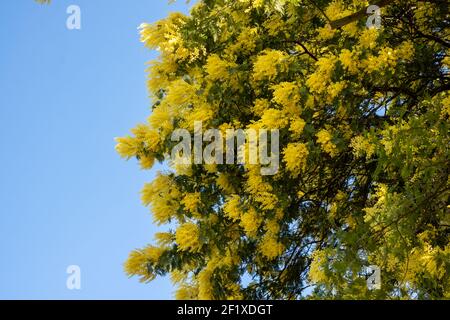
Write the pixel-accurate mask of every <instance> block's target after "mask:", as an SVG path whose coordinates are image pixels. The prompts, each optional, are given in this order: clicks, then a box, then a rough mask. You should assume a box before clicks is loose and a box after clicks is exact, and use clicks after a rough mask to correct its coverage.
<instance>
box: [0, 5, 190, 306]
mask: <svg viewBox="0 0 450 320" xmlns="http://www.w3.org/2000/svg"><path fill="white" fill-rule="evenodd" d="M71 4H76V5H79V6H80V8H81V15H82V16H81V20H82V30H68V29H67V28H66V19H67V17H68V15H67V14H66V8H67V7H68V6H69V5H71ZM187 8H188V6H187V5H186V4H185V2H184V1H180V0H179V1H177V3H175V4H172V5H169V4H168V1H167V0H131V1H118V0H70V1H65V0H54V1H53V3H52V4H51V5H50V6H47V5H44V6H42V5H38V4H37V3H35V2H34V1H33V0H10V1H2V3H1V9H0V41H1V46H0V145H1V148H0V150H1V151H0V178H1V179H0V203H1V205H0V299H171V298H172V297H173V290H174V289H173V288H172V286H171V284H170V281H169V280H168V279H158V280H155V281H154V282H152V283H151V284H148V285H144V284H140V283H139V282H138V280H137V279H128V278H127V277H126V275H125V274H124V273H123V267H122V264H123V262H124V261H125V259H126V257H127V255H128V253H129V252H130V251H131V249H133V248H138V247H142V246H144V245H146V244H147V243H150V242H151V241H152V239H153V236H152V235H153V233H154V232H155V231H156V227H155V226H153V225H152V218H151V215H150V213H149V210H148V209H147V208H145V207H143V206H142V205H141V203H140V197H139V192H140V190H141V188H142V186H143V185H144V183H145V182H148V181H150V180H151V179H152V178H153V177H154V174H155V172H156V170H155V169H154V170H152V171H141V170H140V169H139V168H138V166H137V164H136V162H135V161H129V162H128V163H127V162H125V161H124V160H122V159H120V158H119V156H118V155H117V154H116V153H115V150H114V145H115V143H114V137H117V136H123V135H125V134H127V133H128V132H129V129H130V128H132V127H133V126H134V125H136V124H137V123H139V122H142V121H144V120H145V119H146V117H147V116H148V115H149V112H150V101H149V99H148V95H147V91H146V86H145V79H146V75H145V72H144V70H145V62H147V61H149V60H151V59H153V58H155V52H150V51H149V50H147V49H145V48H144V47H143V46H142V44H141V43H139V35H138V31H137V27H138V26H139V25H140V24H141V23H142V22H153V21H156V20H158V19H161V18H164V17H165V16H166V15H167V14H168V13H169V12H170V11H183V12H187ZM73 264H75V265H79V266H80V267H81V271H82V274H81V277H82V278H81V285H82V289H81V290H79V291H76V290H73V291H72V290H68V289H67V288H66V279H67V276H68V275H67V274H66V268H67V266H69V265H73Z"/></svg>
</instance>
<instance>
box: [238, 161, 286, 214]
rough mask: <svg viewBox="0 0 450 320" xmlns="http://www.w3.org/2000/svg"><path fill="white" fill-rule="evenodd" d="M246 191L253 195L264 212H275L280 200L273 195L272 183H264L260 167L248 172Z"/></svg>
mask: <svg viewBox="0 0 450 320" xmlns="http://www.w3.org/2000/svg"><path fill="white" fill-rule="evenodd" d="M246 175H247V181H246V186H245V191H247V192H248V193H249V194H251V197H252V199H253V200H255V201H256V202H259V204H260V208H261V209H262V210H273V209H275V208H276V206H277V204H278V198H277V196H276V195H275V194H274V193H273V188H272V186H271V185H270V183H267V182H264V180H263V177H262V176H261V174H260V168H259V167H258V166H253V167H250V168H249V170H248V172H247V174H246Z"/></svg>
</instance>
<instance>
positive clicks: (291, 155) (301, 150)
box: [283, 143, 309, 178]
mask: <svg viewBox="0 0 450 320" xmlns="http://www.w3.org/2000/svg"><path fill="white" fill-rule="evenodd" d="M308 154H309V151H308V147H307V146H306V144H304V143H290V144H289V145H288V146H287V147H286V148H285V149H284V151H283V155H284V157H283V160H284V162H285V163H286V169H287V170H288V171H289V172H290V173H291V175H292V177H293V178H296V177H298V175H299V174H300V173H301V172H302V171H303V170H305V168H306V163H307V159H308Z"/></svg>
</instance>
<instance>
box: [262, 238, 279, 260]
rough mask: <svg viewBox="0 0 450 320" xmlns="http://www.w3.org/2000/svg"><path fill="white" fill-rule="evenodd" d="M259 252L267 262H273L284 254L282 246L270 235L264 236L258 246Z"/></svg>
mask: <svg viewBox="0 0 450 320" xmlns="http://www.w3.org/2000/svg"><path fill="white" fill-rule="evenodd" d="M259 251H260V252H261V253H262V254H263V255H264V256H265V257H266V258H268V259H269V260H273V259H275V258H277V257H279V256H280V255H281V254H282V253H283V252H284V246H283V244H282V243H280V242H279V241H278V240H277V239H276V237H274V236H273V235H272V234H266V235H265V236H264V237H263V238H262V241H261V243H260V244H259Z"/></svg>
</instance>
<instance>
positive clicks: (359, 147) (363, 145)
mask: <svg viewBox="0 0 450 320" xmlns="http://www.w3.org/2000/svg"><path fill="white" fill-rule="evenodd" d="M350 146H351V147H352V148H353V153H354V154H355V156H357V157H361V156H363V155H366V156H367V158H371V157H372V155H373V154H374V153H375V145H374V144H372V143H371V142H370V141H369V140H368V139H366V138H364V137H362V136H357V137H354V138H353V139H352V141H351V143H350Z"/></svg>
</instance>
